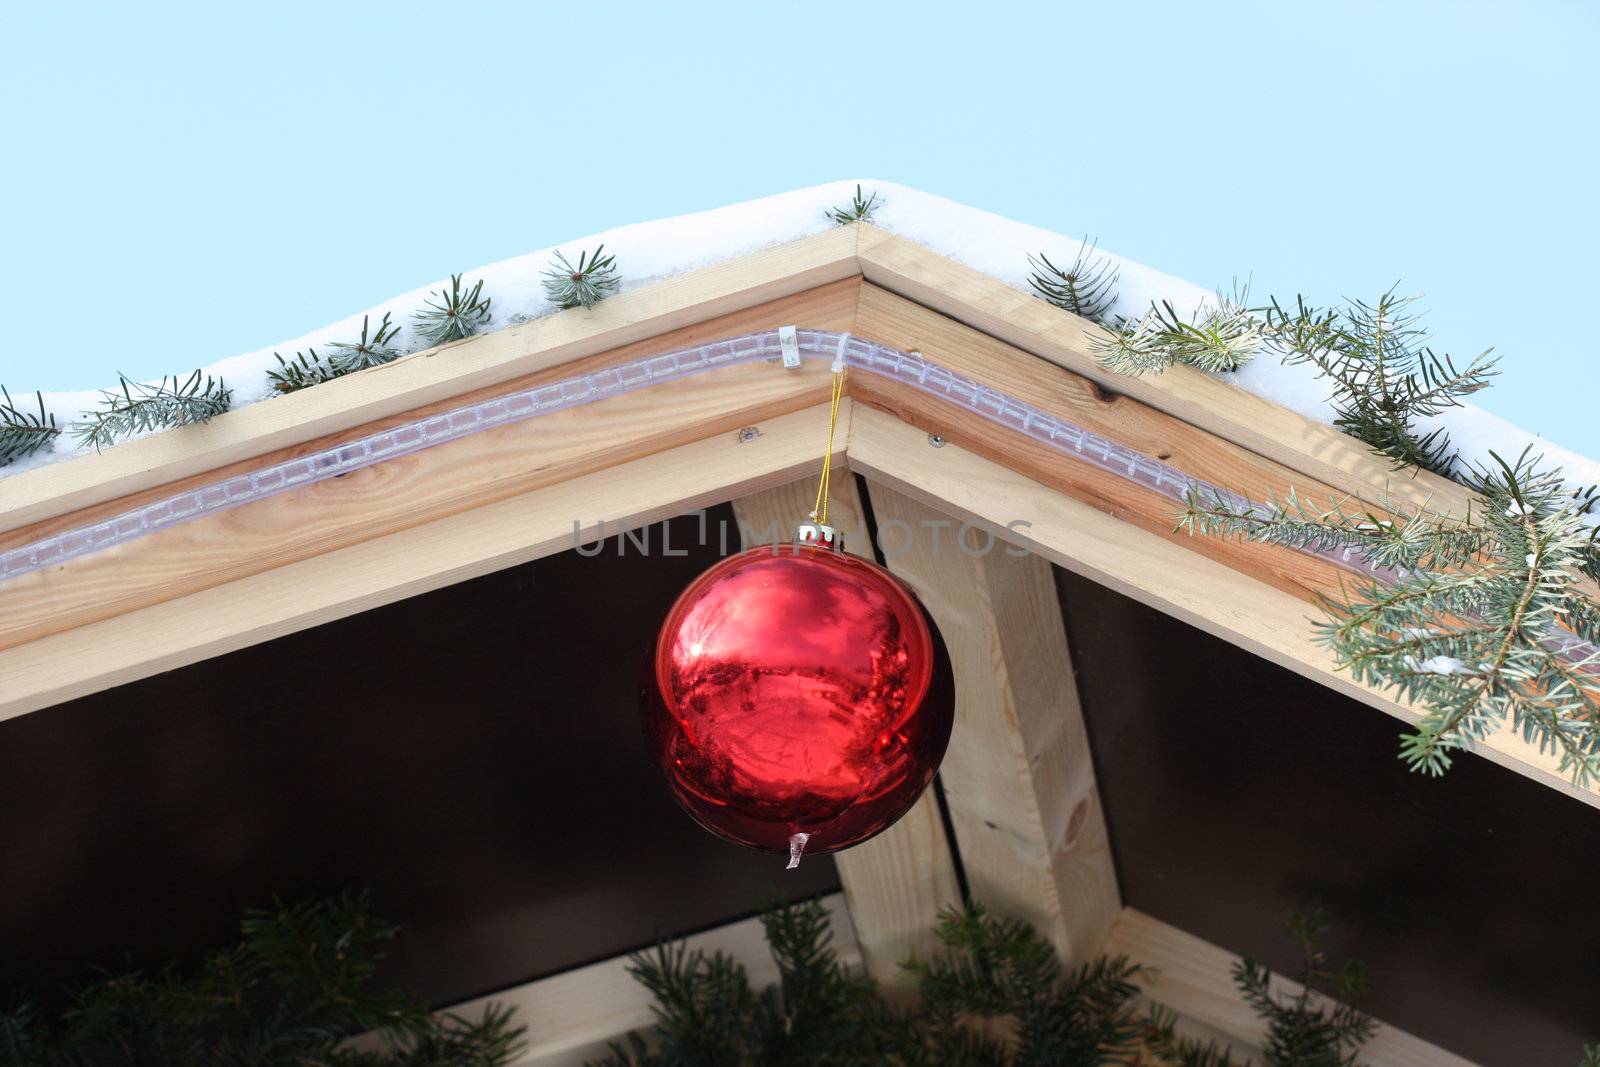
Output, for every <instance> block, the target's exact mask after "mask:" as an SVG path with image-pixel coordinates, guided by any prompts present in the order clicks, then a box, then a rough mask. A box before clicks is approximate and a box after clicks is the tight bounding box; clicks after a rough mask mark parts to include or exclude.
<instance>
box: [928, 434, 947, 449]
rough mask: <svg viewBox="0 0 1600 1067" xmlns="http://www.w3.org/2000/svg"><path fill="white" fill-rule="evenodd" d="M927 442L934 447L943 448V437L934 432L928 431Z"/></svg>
mask: <svg viewBox="0 0 1600 1067" xmlns="http://www.w3.org/2000/svg"><path fill="white" fill-rule="evenodd" d="M928 443H929V444H930V445H932V446H933V447H934V448H943V447H944V438H943V437H940V436H939V435H938V434H936V433H930V434H929V435H928Z"/></svg>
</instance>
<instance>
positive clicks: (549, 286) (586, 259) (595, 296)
mask: <svg viewBox="0 0 1600 1067" xmlns="http://www.w3.org/2000/svg"><path fill="white" fill-rule="evenodd" d="M605 250H606V246H605V245H601V246H600V247H598V248H596V249H595V250H594V251H593V252H580V253H579V254H578V265H577V266H576V267H574V266H573V265H572V264H571V263H570V262H568V260H567V257H566V256H564V255H562V254H561V253H560V252H557V253H556V254H555V257H554V258H553V259H551V261H550V269H549V270H547V271H545V273H544V292H545V296H547V297H548V298H549V299H550V300H551V301H553V302H554V303H555V304H557V305H559V306H560V307H562V308H575V307H586V308H588V307H594V306H595V305H596V304H598V303H599V302H600V301H601V300H604V299H605V298H606V297H607V296H610V295H611V294H612V293H614V292H616V291H617V289H618V288H619V287H620V286H621V285H622V279H621V278H619V277H618V276H617V257H616V256H614V255H613V256H608V255H606V254H605Z"/></svg>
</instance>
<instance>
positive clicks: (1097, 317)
mask: <svg viewBox="0 0 1600 1067" xmlns="http://www.w3.org/2000/svg"><path fill="white" fill-rule="evenodd" d="M1094 250H1095V246H1094V245H1093V244H1090V243H1088V242H1087V239H1085V242H1084V243H1083V244H1082V245H1081V246H1080V247H1079V249H1078V254H1077V255H1076V256H1075V257H1073V260H1072V265H1071V266H1070V267H1068V268H1067V269H1066V270H1062V269H1061V268H1060V267H1058V266H1056V265H1055V264H1054V263H1052V262H1050V257H1049V256H1047V255H1045V254H1044V253H1043V252H1040V253H1039V254H1038V255H1037V256H1029V257H1028V266H1030V267H1032V268H1033V273H1032V274H1031V275H1029V277H1028V284H1029V285H1032V286H1033V289H1034V292H1036V293H1038V294H1039V295H1040V296H1042V297H1043V298H1044V299H1045V300H1047V301H1049V302H1050V303H1052V304H1054V305H1055V306H1056V307H1058V308H1061V309H1062V310H1063V311H1070V312H1072V313H1073V314H1074V315H1077V316H1078V317H1079V318H1084V319H1088V320H1089V321H1090V322H1094V323H1099V324H1100V325H1101V326H1108V325H1110V319H1109V317H1108V313H1109V312H1110V311H1111V308H1112V307H1113V306H1114V305H1115V304H1116V302H1117V293H1116V289H1115V288H1114V287H1115V286H1116V284H1117V277H1118V273H1119V272H1118V271H1117V269H1116V268H1115V267H1114V266H1113V265H1112V263H1111V260H1109V259H1107V258H1106V257H1105V256H1096V255H1095V251H1094Z"/></svg>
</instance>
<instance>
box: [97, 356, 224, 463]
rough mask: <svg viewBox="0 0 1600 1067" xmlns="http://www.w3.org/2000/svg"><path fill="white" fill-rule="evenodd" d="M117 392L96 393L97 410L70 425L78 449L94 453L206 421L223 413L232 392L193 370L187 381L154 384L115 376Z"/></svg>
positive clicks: (166, 380)
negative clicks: (137, 437)
mask: <svg viewBox="0 0 1600 1067" xmlns="http://www.w3.org/2000/svg"><path fill="white" fill-rule="evenodd" d="M117 377H118V380H119V385H120V388H119V389H106V390H102V391H101V393H100V405H99V406H98V407H96V408H95V409H94V410H92V411H86V412H84V413H83V417H82V419H81V420H79V421H77V422H74V423H73V424H72V427H71V430H72V435H73V436H74V437H76V438H77V440H78V443H79V444H81V445H93V446H94V447H95V449H96V450H98V449H101V448H104V447H105V446H106V445H109V444H112V443H113V442H115V441H117V440H118V439H119V438H123V437H127V436H128V435H130V434H134V433H140V432H142V431H145V430H165V429H171V428H173V427H176V426H186V425H188V424H190V423H198V422H208V421H210V420H211V419H212V418H214V417H216V416H217V415H220V414H222V413H223V412H224V411H227V410H228V407H229V405H230V404H231V403H232V398H233V393H232V391H231V390H229V389H228V388H227V387H226V386H225V385H223V383H222V379H220V378H215V379H214V378H211V377H209V376H202V374H201V372H200V371H198V370H197V371H195V372H194V373H193V374H191V375H190V376H189V377H187V378H183V379H180V378H179V377H178V376H177V375H173V376H172V377H171V378H162V379H161V381H160V382H158V383H157V384H155V385H145V384H142V383H139V382H132V381H129V380H128V378H127V376H125V375H118V376H117Z"/></svg>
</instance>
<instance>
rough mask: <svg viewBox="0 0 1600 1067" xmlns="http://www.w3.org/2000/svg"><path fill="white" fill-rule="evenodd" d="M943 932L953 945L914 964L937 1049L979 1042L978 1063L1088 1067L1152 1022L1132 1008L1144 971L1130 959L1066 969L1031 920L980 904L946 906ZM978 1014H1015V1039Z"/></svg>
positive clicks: (1129, 1044) (1124, 1048)
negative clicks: (996, 1032)
mask: <svg viewBox="0 0 1600 1067" xmlns="http://www.w3.org/2000/svg"><path fill="white" fill-rule="evenodd" d="M937 933H938V937H939V941H940V943H941V944H942V945H944V947H945V949H946V951H945V952H944V953H943V954H942V955H940V956H937V957H935V958H933V959H931V960H928V961H920V960H912V961H910V962H909V963H908V964H907V970H908V973H910V974H911V975H913V976H914V977H915V978H916V980H917V989H918V992H919V993H920V994H921V996H922V1004H923V1013H924V1016H925V1024H924V1026H925V1029H926V1030H927V1031H928V1033H929V1035H930V1037H931V1039H932V1041H933V1044H934V1046H935V1048H940V1047H950V1046H955V1047H964V1046H965V1045H966V1044H967V1043H971V1045H972V1047H973V1048H974V1049H975V1050H977V1051H979V1052H980V1054H981V1056H982V1059H980V1060H979V1061H978V1062H993V1063H997V1064H1001V1065H1004V1064H1011V1063H1015V1064H1019V1065H1020V1064H1045V1063H1048V1064H1059V1065H1061V1067H1076V1065H1084V1067H1089V1065H1093V1064H1100V1063H1106V1062H1116V1059H1115V1058H1116V1057H1122V1056H1128V1055H1131V1054H1133V1053H1134V1051H1135V1050H1136V1049H1137V1048H1138V1047H1139V1044H1140V1042H1141V1040H1142V1039H1143V1036H1144V1033H1145V1024H1144V1023H1143V1022H1142V1020H1141V1017H1140V1015H1139V1013H1138V1011H1137V1010H1136V1008H1135V1006H1134V1001H1135V998H1136V997H1137V996H1138V993H1139V988H1138V986H1137V985H1135V984H1134V979H1135V978H1137V977H1138V976H1139V975H1140V973H1141V969H1140V967H1139V966H1138V965H1137V964H1134V963H1132V962H1130V961H1129V960H1128V959H1127V958H1126V957H1102V958H1100V959H1096V960H1092V961H1090V962H1088V963H1085V964H1082V965H1080V966H1078V967H1075V968H1073V969H1072V970H1070V971H1066V970H1063V969H1062V967H1061V963H1060V960H1059V959H1058V958H1057V957H1056V952H1055V949H1054V948H1053V947H1052V946H1051V944H1050V943H1049V942H1048V941H1046V940H1045V939H1044V938H1043V937H1042V936H1041V935H1040V934H1039V932H1038V931H1037V930H1035V929H1034V928H1033V927H1032V926H1031V925H1029V924H1028V923H1026V922H1022V921H1020V920H1016V919H1002V918H998V917H996V916H993V915H991V914H989V913H988V912H986V911H985V910H983V909H982V908H981V907H978V906H975V905H969V906H967V907H966V908H964V909H961V910H950V911H947V912H946V913H945V914H944V915H943V916H942V917H941V918H940V921H939V925H938V927H937ZM972 1018H980V1019H1009V1020H1011V1021H1012V1023H1013V1030H1014V1033H1015V1038H1014V1041H1013V1042H1010V1043H1006V1044H1002V1043H999V1042H997V1041H995V1040H994V1039H993V1038H992V1037H990V1036H989V1035H987V1034H985V1033H983V1032H982V1031H975V1030H972V1029H970V1024H969V1021H968V1020H970V1019H972ZM935 1062H945V1061H943V1060H936V1061H935Z"/></svg>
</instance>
